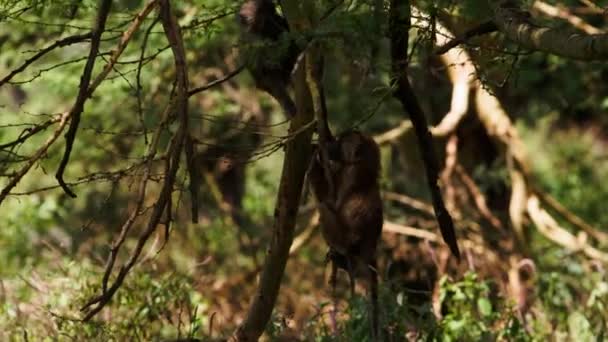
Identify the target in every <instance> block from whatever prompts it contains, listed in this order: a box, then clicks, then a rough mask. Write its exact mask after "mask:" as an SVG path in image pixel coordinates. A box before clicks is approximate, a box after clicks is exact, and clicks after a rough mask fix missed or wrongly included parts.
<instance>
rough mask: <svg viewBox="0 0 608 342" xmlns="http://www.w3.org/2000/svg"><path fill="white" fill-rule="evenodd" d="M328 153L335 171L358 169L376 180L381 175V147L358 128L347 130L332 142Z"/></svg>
mask: <svg viewBox="0 0 608 342" xmlns="http://www.w3.org/2000/svg"><path fill="white" fill-rule="evenodd" d="M328 155H329V160H330V165H331V168H332V169H334V170H335V171H339V170H343V169H344V168H352V169H356V170H359V171H360V172H358V173H360V174H364V175H366V176H367V177H369V178H370V180H374V181H375V180H376V179H377V178H378V176H379V173H380V149H379V148H378V145H377V144H376V142H375V141H374V139H372V138H371V137H369V136H367V135H365V134H363V133H361V132H359V131H357V130H350V131H346V132H344V133H342V134H341V135H340V136H338V138H337V139H336V140H335V141H333V142H331V143H330V144H329V146H328Z"/></svg>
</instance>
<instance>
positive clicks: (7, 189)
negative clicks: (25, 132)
mask: <svg viewBox="0 0 608 342" xmlns="http://www.w3.org/2000/svg"><path fill="white" fill-rule="evenodd" d="M68 117H69V113H68V112H65V113H63V114H62V115H61V119H60V121H59V127H57V129H56V130H55V132H54V133H53V135H52V136H51V137H50V138H49V139H48V140H47V141H46V142H45V143H44V144H43V145H42V147H40V148H39V149H38V151H36V153H35V154H34V155H33V156H32V157H31V158H30V159H29V161H28V162H27V163H26V164H25V165H24V166H23V167H22V168H21V169H20V170H19V171H17V172H16V173H15V174H14V175H13V176H12V178H11V179H10V181H9V182H8V184H7V185H6V186H5V187H4V188H3V189H2V191H1V192H0V204H2V202H3V201H4V199H5V198H6V196H7V195H8V194H9V193H10V191H11V190H12V189H13V188H14V187H15V186H16V185H17V183H19V181H20V180H21V178H23V176H24V175H25V174H26V173H27V172H28V171H29V170H30V169H31V168H32V166H33V165H34V164H35V163H36V162H37V161H38V160H40V158H42V156H44V155H45V154H46V151H47V150H48V149H49V147H50V146H51V145H52V144H53V143H54V142H55V140H57V138H58V137H59V135H60V134H61V132H63V129H64V128H65V125H66V123H67V118H68Z"/></svg>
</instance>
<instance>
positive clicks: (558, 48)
mask: <svg viewBox="0 0 608 342" xmlns="http://www.w3.org/2000/svg"><path fill="white" fill-rule="evenodd" d="M489 3H490V6H492V9H493V10H494V22H495V23H496V26H498V29H499V30H500V31H501V32H502V33H503V34H505V35H506V36H507V37H508V38H509V39H511V40H513V41H514V42H515V43H517V44H519V45H521V46H522V47H525V48H528V49H532V50H538V51H544V52H548V53H552V54H555V55H558V56H562V57H566V58H573V59H580V60H601V59H607V58H608V34H585V33H577V32H573V31H568V30H563V29H553V28H547V27H542V26H538V25H535V24H533V23H532V22H531V21H530V14H529V13H528V12H525V11H522V10H521V9H520V8H519V6H518V5H519V2H518V1H516V0H502V1H494V0H489Z"/></svg>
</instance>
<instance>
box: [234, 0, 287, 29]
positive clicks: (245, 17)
mask: <svg viewBox="0 0 608 342" xmlns="http://www.w3.org/2000/svg"><path fill="white" fill-rule="evenodd" d="M277 17H278V13H277V11H276V8H275V4H274V2H273V1H272V0H248V1H245V2H244V3H243V4H242V5H241V8H240V9H239V15H238V18H239V22H240V24H241V26H242V27H243V28H244V29H245V30H246V31H247V32H250V33H254V34H262V35H264V34H266V31H268V30H269V29H274V30H277V29H279V30H280V28H279V26H278V24H277V23H276V21H277V20H279V19H277Z"/></svg>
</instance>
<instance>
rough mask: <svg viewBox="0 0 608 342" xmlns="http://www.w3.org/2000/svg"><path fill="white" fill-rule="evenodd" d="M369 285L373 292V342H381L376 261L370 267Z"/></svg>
mask: <svg viewBox="0 0 608 342" xmlns="http://www.w3.org/2000/svg"><path fill="white" fill-rule="evenodd" d="M369 268H370V272H369V277H370V279H369V283H370V292H371V296H370V297H371V302H372V303H371V304H372V310H371V327H372V341H374V342H379V341H380V340H381V339H380V308H379V306H378V269H377V268H376V260H375V259H374V260H373V261H372V262H371V263H370V265H369Z"/></svg>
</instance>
